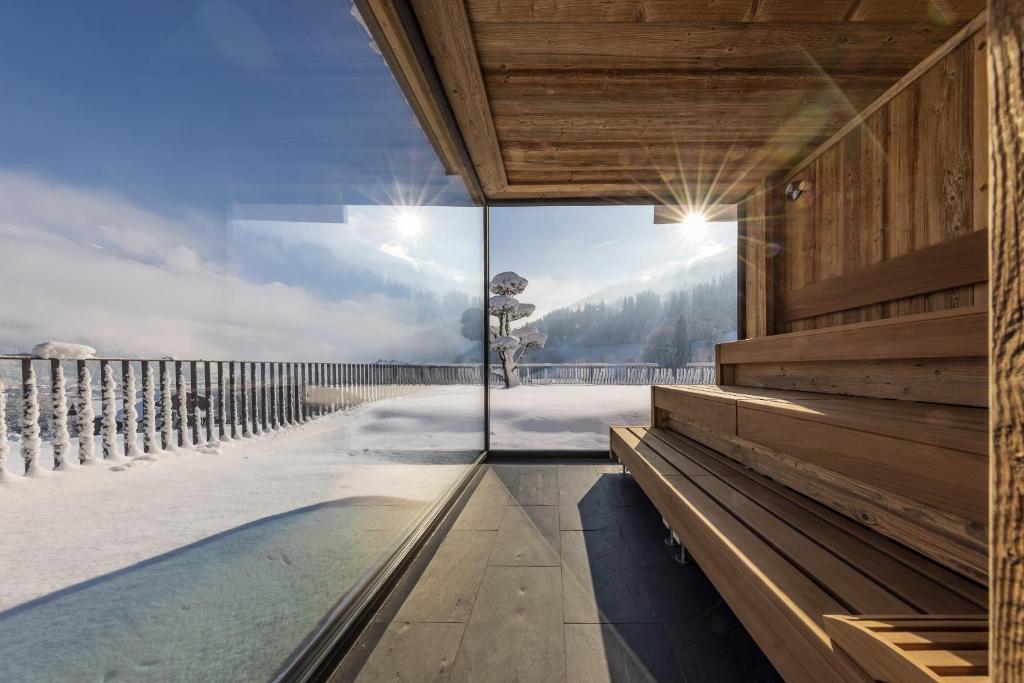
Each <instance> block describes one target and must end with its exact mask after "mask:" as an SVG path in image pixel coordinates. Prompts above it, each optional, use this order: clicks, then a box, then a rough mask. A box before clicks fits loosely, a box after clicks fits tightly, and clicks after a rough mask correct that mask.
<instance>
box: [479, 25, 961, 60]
mask: <svg viewBox="0 0 1024 683" xmlns="http://www.w3.org/2000/svg"><path fill="white" fill-rule="evenodd" d="M955 31H956V29H954V28H950V27H946V26H935V25H931V24H927V23H925V24H905V23H902V24H896V23H893V24H889V23H860V24H854V23H852V22H832V23H828V24H797V23H781V22H772V23H767V22H765V23H761V22H751V23H731V24H713V23H664V24H636V23H603V24H597V23H566V24H531V23H525V22H515V23H504V24H478V25H477V27H476V31H475V33H474V36H475V39H476V42H477V46H478V48H479V51H480V63H481V64H482V65H483V68H485V69H487V70H492V69H502V68H504V69H523V68H551V67H554V66H573V67H582V68H589V69H593V68H598V67H601V68H617V67H618V68H621V67H622V65H623V63H624V61H625V63H628V64H629V65H630V66H634V67H641V68H673V69H685V68H693V69H730V68H743V69H751V70H757V69H763V70H773V69H778V68H805V69H808V70H822V69H823V70H825V71H826V72H831V71H833V70H835V71H841V72H846V73H853V72H856V71H861V72H863V71H870V70H873V69H875V68H884V69H887V70H891V69H894V68H896V69H899V68H904V67H905V68H911V67H912V66H913V65H914V64H915V63H917V62H918V61H920V59H921V58H922V57H923V56H925V55H927V54H928V53H929V52H931V51H932V50H933V49H934V47H935V45H936V44H937V43H941V42H942V41H943V40H945V39H946V38H948V37H949V36H951V35H952V34H953V33H955Z"/></svg>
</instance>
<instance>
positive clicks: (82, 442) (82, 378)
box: [78, 363, 96, 465]
mask: <svg viewBox="0 0 1024 683" xmlns="http://www.w3.org/2000/svg"><path fill="white" fill-rule="evenodd" d="M95 419H96V416H95V413H93V409H92V373H90V372H89V368H88V367H87V366H86V365H85V363H83V364H82V368H81V370H80V371H79V373H78V434H79V439H78V462H79V463H81V464H83V465H84V464H85V463H87V462H89V461H90V460H92V458H93V452H94V450H95V439H83V438H81V435H82V434H89V435H92V434H93V432H94V431H95V425H94V422H95Z"/></svg>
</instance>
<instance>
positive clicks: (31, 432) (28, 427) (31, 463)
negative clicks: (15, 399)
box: [21, 364, 41, 475]
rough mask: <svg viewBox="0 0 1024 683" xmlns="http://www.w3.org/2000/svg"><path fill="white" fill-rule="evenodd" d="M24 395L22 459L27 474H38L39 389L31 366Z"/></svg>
mask: <svg viewBox="0 0 1024 683" xmlns="http://www.w3.org/2000/svg"><path fill="white" fill-rule="evenodd" d="M22 392H23V393H22V395H23V396H24V397H25V401H24V403H23V404H22V411H21V457H22V459H23V460H24V461H25V474H26V475H31V474H35V473H36V467H37V465H38V463H39V448H40V446H41V442H40V439H39V388H38V387H37V386H36V371H35V369H34V368H33V367H32V365H31V364H29V366H28V372H27V373H25V378H24V386H23V387H22Z"/></svg>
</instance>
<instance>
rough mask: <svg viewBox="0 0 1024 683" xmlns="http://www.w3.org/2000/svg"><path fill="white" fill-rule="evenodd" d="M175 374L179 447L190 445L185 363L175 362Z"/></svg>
mask: <svg viewBox="0 0 1024 683" xmlns="http://www.w3.org/2000/svg"><path fill="white" fill-rule="evenodd" d="M174 372H175V374H176V375H177V376H178V380H177V381H178V445H179V446H181V447H182V448H184V447H185V445H186V444H187V443H188V441H189V438H188V384H187V383H186V382H185V363H184V361H180V360H176V361H174Z"/></svg>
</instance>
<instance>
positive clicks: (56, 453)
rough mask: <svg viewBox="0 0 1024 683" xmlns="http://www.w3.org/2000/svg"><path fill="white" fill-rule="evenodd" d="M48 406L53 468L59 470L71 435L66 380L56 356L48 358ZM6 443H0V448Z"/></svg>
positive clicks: (69, 448) (67, 450)
mask: <svg viewBox="0 0 1024 683" xmlns="http://www.w3.org/2000/svg"><path fill="white" fill-rule="evenodd" d="M50 407H51V409H52V413H51V415H52V419H51V421H50V431H51V432H52V433H53V434H52V436H53V469H55V470H59V469H61V467H63V466H64V461H65V460H67V457H68V452H69V451H70V450H71V436H70V435H69V434H68V399H67V382H66V381H65V379H64V368H62V367H61V364H60V361H59V360H57V359H56V358H53V359H51V360H50ZM4 445H6V444H0V448H2V447H3V446H4Z"/></svg>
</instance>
